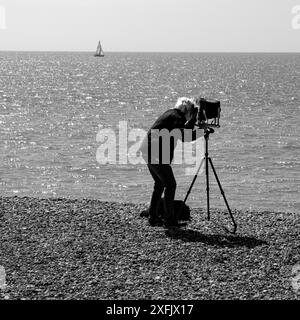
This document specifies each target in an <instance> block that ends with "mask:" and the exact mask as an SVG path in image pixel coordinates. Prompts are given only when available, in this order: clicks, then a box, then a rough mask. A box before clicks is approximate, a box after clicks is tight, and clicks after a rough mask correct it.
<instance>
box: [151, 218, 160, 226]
mask: <svg viewBox="0 0 300 320" xmlns="http://www.w3.org/2000/svg"><path fill="white" fill-rule="evenodd" d="M149 224H150V226H151V227H162V226H163V225H164V222H163V220H162V219H160V218H155V219H153V218H149Z"/></svg>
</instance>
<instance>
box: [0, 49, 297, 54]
mask: <svg viewBox="0 0 300 320" xmlns="http://www.w3.org/2000/svg"><path fill="white" fill-rule="evenodd" d="M0 52H40V53H42V52H45V53H46V52H47V53H48V52H57V53H59V52H61V53H91V54H93V53H95V52H94V51H85V50H79V51H75V50H1V49H0ZM105 53H300V51H228V50H226V51H105Z"/></svg>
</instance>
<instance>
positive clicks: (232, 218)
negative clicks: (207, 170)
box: [208, 158, 237, 233]
mask: <svg viewBox="0 0 300 320" xmlns="http://www.w3.org/2000/svg"><path fill="white" fill-rule="evenodd" d="M208 159H209V163H210V165H211V167H212V169H213V172H214V175H215V177H216V180H217V183H218V186H219V189H220V191H221V194H222V196H223V199H224V201H225V204H226V207H227V210H228V212H229V215H230V218H231V220H232V222H233V226H234V229H233V232H232V233H235V232H236V229H237V225H236V222H235V220H234V217H233V215H232V212H231V210H230V207H229V204H228V202H227V199H226V196H225V193H224V191H223V188H222V186H221V182H220V180H219V178H218V175H217V172H216V170H215V167H214V165H213V162H212V160H211V158H208Z"/></svg>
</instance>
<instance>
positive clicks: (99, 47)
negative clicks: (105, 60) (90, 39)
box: [95, 41, 104, 57]
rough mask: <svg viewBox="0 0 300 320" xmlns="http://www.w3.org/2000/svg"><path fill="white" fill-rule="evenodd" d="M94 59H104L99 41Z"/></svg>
mask: <svg viewBox="0 0 300 320" xmlns="http://www.w3.org/2000/svg"><path fill="white" fill-rule="evenodd" d="M95 57H104V51H103V49H102V46H101V42H100V41H99V43H98V46H97V50H96V54H95Z"/></svg>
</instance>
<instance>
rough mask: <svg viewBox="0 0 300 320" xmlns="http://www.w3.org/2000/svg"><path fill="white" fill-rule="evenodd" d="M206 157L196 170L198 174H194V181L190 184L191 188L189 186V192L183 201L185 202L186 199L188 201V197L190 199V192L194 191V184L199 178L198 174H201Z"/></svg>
mask: <svg viewBox="0 0 300 320" xmlns="http://www.w3.org/2000/svg"><path fill="white" fill-rule="evenodd" d="M204 159H205V158H203V159H202V160H201V162H200V165H199V168H198V170H197V172H196V174H195V176H194V179H193V181H192V183H191V186H190V188H189V190H188V192H187V194H186V196H185V198H184V200H183V203H184V204H185V203H186V201H187V199H188V197H189V195H190V193H191V191H192V189H193V186H194V184H195V182H196V180H197V177H198V174H199V172H200V169H201V168H202V165H203V162H204Z"/></svg>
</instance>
